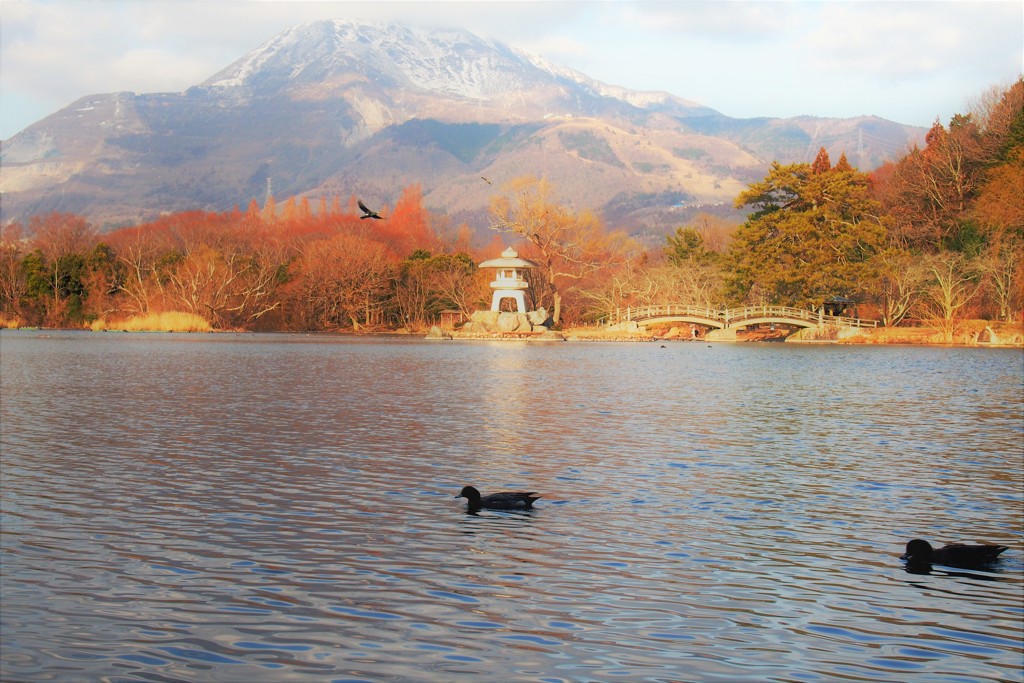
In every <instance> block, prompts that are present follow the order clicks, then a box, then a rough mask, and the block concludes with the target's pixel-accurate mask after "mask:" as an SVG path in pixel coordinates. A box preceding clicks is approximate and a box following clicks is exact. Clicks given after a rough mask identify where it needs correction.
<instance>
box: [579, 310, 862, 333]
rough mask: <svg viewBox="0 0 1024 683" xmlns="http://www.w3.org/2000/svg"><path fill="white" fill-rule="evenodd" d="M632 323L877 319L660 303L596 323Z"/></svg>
mask: <svg viewBox="0 0 1024 683" xmlns="http://www.w3.org/2000/svg"><path fill="white" fill-rule="evenodd" d="M630 322H633V323H636V324H638V325H640V326H641V327H649V326H651V325H657V324H660V323H673V322H684V323H693V324H695V325H703V326H705V327H712V328H715V329H728V328H736V327H749V326H751V325H761V324H768V323H774V324H776V325H790V326H793V327H823V326H825V325H833V326H836V327H877V326H878V321H877V320H864V319H862V318H849V317H846V316H840V315H828V314H826V313H825V312H824V310H823V309H818V310H816V311H812V310H808V309H805V308H792V307H789V306H743V307H740V308H707V307H704V306H694V305H691V304H661V305H656V306H639V307H635V308H634V307H627V308H621V309H616V310H615V312H614V313H612V314H611V315H608V316H605V317H604V318H602V319H601V320H600V321H599V323H600V324H602V325H607V326H609V327H611V326H613V325H619V324H622V323H630Z"/></svg>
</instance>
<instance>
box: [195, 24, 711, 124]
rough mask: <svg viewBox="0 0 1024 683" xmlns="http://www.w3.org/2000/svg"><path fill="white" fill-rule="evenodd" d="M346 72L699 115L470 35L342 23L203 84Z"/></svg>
mask: <svg viewBox="0 0 1024 683" xmlns="http://www.w3.org/2000/svg"><path fill="white" fill-rule="evenodd" d="M344 73H355V74H357V75H359V76H360V77H361V78H362V79H365V81H367V82H369V83H373V84H376V85H378V86H379V87H382V88H388V87H397V88H401V89H414V90H420V91H423V92H427V93H431V94H436V95H442V96H446V97H453V98H459V99H466V100H473V101H480V102H502V101H507V100H508V98H509V96H510V95H512V94H514V93H523V92H526V91H529V90H531V89H536V90H538V91H540V90H546V91H551V90H552V87H553V86H556V87H558V88H561V89H563V90H564V88H565V87H566V86H569V87H570V88H572V89H573V90H578V91H580V92H581V93H582V94H584V95H585V96H587V97H597V98H606V99H611V100H618V101H620V102H624V103H626V104H628V105H630V106H633V107H637V108H640V109H648V108H652V107H658V106H665V105H677V106H679V107H680V108H681V109H685V108H699V109H703V108H702V107H700V105H696V104H694V103H690V102H685V101H684V100H681V99H679V98H676V97H673V96H671V95H669V94H667V93H657V92H638V91H634V90H629V89H628V88H622V87H617V86H611V85H607V84H604V83H601V82H599V81H595V80H593V79H591V78H589V77H587V76H585V75H584V74H581V73H579V72H577V71H574V70H572V69H568V68H566V67H563V66H560V65H558V64H555V63H553V62H551V61H549V60H547V59H544V58H543V57H540V56H538V55H535V54H532V53H529V52H527V51H525V50H522V49H520V48H513V47H509V46H507V45H504V44H502V43H498V42H494V41H490V40H487V39H484V38H481V37H479V36H477V35H475V34H473V33H470V32H468V31H464V30H456V29H444V30H441V29H428V28H421V27H413V26H405V25H399V24H384V23H367V22H361V21H354V20H343V19H336V20H327V21H316V22H311V23H308V24H302V25H299V26H295V27H292V28H290V29H288V30H286V31H284V32H282V33H280V34H278V35H277V36H275V37H274V38H272V39H270V40H269V41H267V42H266V43H264V44H263V45H261V46H260V47H258V48H256V49H255V50H253V51H252V52H250V53H249V54H247V55H245V56H244V57H242V58H241V59H239V60H238V61H236V62H235V63H234V64H232V65H231V66H229V67H228V68H226V69H224V70H223V71H221V72H220V73H218V74H216V75H215V76H213V77H212V78H210V79H209V80H208V81H206V82H205V83H204V84H203V85H204V86H206V87H211V88H225V89H230V88H248V89H252V90H257V91H258V90H261V89H266V90H267V91H268V92H280V91H281V90H282V89H288V88H292V87H296V86H299V85H302V84H310V83H315V82H324V81H325V80H329V79H330V78H331V77H337V76H339V75H341V74H344Z"/></svg>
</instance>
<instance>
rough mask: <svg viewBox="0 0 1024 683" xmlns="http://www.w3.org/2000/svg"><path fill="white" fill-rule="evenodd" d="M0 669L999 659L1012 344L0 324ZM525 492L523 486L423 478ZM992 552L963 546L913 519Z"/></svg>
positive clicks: (811, 664)
mask: <svg viewBox="0 0 1024 683" xmlns="http://www.w3.org/2000/svg"><path fill="white" fill-rule="evenodd" d="M0 357H2V367H0V371H2V374H0V377H2V386H0V389H2V407H0V420H2V432H0V437H2V441H0V446H2V455H3V459H2V503H3V507H2V515H3V516H2V542H3V545H2V553H3V554H2V586H0V588H2V610H0V639H2V640H0V642H2V652H0V655H2V656H0V679H2V680H3V681H31V682H35V681H151V682H152V681H156V682H160V681H227V682H236V681H237V682H242V681H303V682H305V681H309V682H318V683H320V682H328V681H337V682H340V681H374V682H376V681H479V680H493V681H544V682H552V683H554V682H559V681H799V682H806V681H904V680H913V681H965V682H966V681H1022V680H1024V673H1022V664H1024V649H1022V645H1021V639H1022V631H1024V626H1022V620H1024V530H1022V515H1024V493H1022V472H1024V464H1022V460H1024V388H1022V381H1024V380H1022V377H1024V354H1022V353H1021V352H1020V350H999V349H939V348H897V347H891V348H859V347H841V346H810V347H809V346H796V345H783V344H763V345H756V344H737V345H727V344H717V345H714V346H711V347H709V346H707V345H706V344H703V343H675V344H668V345H667V348H660V345H659V344H600V343H590V344H576V343H563V344H518V343H493V344H491V343H483V342H477V343H462V342H443V343H441V342H433V343H431V342H425V341H422V340H402V341H399V340H385V339H374V340H339V339H338V338H336V337H328V336H284V335H280V336H279V335H263V336H257V335H231V334H223V335H184V334H182V335H173V334H166V335H127V334H124V335H120V334H96V333H68V332H65V333H48V334H47V333H39V332H25V331H21V332H11V331H4V332H3V333H2V334H0ZM468 483H472V484H475V485H477V486H478V487H479V488H480V489H482V490H484V492H485V493H486V492H488V491H493V490H499V489H510V488H528V489H530V490H537V491H541V492H543V493H544V498H543V499H542V500H541V501H540V502H539V503H538V504H537V509H536V510H535V511H534V512H533V513H532V514H526V513H518V514H516V513H496V512H483V513H481V514H480V515H478V516H472V515H467V514H466V513H465V512H464V504H465V501H462V500H455V499H454V498H453V496H454V495H455V494H456V493H457V492H458V490H459V489H460V488H461V487H462V486H463V485H464V484H468ZM918 536H920V537H923V538H928V539H931V540H932V541H933V542H950V541H977V542H998V543H1002V544H1005V545H1009V546H1011V549H1010V550H1009V551H1008V552H1007V553H1006V554H1005V556H1004V557H1005V559H1004V560H1003V561H1002V562H1001V563H1000V564H999V565H998V566H996V567H995V568H994V569H993V570H992V571H964V570H951V569H946V568H942V567H938V566H936V567H934V568H933V570H932V571H931V573H926V574H912V573H908V572H907V571H906V569H905V568H904V566H903V565H902V563H901V562H900V561H899V559H898V558H899V555H900V554H901V553H902V552H903V545H904V544H905V543H906V541H907V540H908V539H910V538H913V537H918Z"/></svg>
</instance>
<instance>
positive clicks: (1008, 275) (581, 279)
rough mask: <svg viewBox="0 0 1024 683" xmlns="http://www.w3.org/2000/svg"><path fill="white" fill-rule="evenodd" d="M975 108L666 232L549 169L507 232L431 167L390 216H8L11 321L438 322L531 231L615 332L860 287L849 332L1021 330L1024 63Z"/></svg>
mask: <svg viewBox="0 0 1024 683" xmlns="http://www.w3.org/2000/svg"><path fill="white" fill-rule="evenodd" d="M967 109H968V111H967V112H966V113H963V114H957V115H956V116H954V117H953V118H952V119H951V120H950V121H949V122H948V124H945V125H944V124H943V123H941V122H939V121H936V122H935V124H934V125H933V126H932V128H931V130H930V131H929V132H928V135H927V136H926V138H925V141H924V146H923V147H916V146H915V147H913V148H912V149H909V150H907V151H906V152H905V153H904V154H903V155H902V156H901V157H899V158H898V159H896V160H894V161H892V162H890V163H887V164H885V165H884V166H882V167H880V168H878V169H875V170H873V171H871V172H870V173H866V172H862V171H859V170H858V169H857V168H854V167H853V166H852V165H851V164H850V163H849V161H848V159H847V157H846V155H845V153H841V154H840V155H839V158H838V159H837V160H833V159H832V158H830V157H829V154H828V152H827V151H826V150H825V148H821V149H820V150H819V152H818V154H817V156H816V157H815V159H814V160H813V162H812V163H794V164H780V163H774V164H772V165H771V167H770V169H769V170H768V172H767V174H766V176H765V177H764V178H763V179H762V180H760V181H757V182H754V183H752V184H751V185H750V186H749V187H748V188H747V189H746V190H744V191H743V192H741V193H740V194H739V196H738V197H736V200H735V204H736V207H737V208H740V209H743V210H745V211H746V212H747V218H746V220H745V221H744V222H743V223H742V224H740V225H735V224H730V223H728V222H726V221H725V220H723V219H721V218H719V217H716V216H715V215H711V214H700V215H698V216H696V217H695V218H694V219H693V220H691V221H690V222H688V223H687V224H685V225H680V226H678V228H677V229H676V230H675V231H674V233H672V234H669V235H667V236H666V238H664V240H663V241H662V242H661V243H660V244H659V243H652V242H644V241H642V240H641V239H639V238H636V237H633V236H630V235H628V234H626V233H625V232H624V231H621V230H618V229H616V227H615V226H608V225H605V223H604V221H603V220H602V218H601V217H600V216H598V215H596V214H595V213H593V212H592V211H588V210H586V209H585V208H579V207H573V206H571V205H570V204H571V202H570V203H567V202H565V200H564V199H561V198H560V197H559V194H558V188H556V187H552V186H551V185H550V184H549V183H547V182H546V181H544V180H543V179H539V178H535V177H530V176H524V177H520V178H515V179H513V180H511V181H510V182H508V183H507V184H506V185H504V186H502V187H500V188H499V187H498V186H495V188H494V189H495V194H494V195H493V196H492V199H491V207H490V224H489V226H488V227H489V228H490V229H491V233H490V235H491V239H489V240H488V239H486V238H485V239H483V240H481V238H480V236H479V234H478V233H477V232H476V231H474V230H473V229H471V228H470V226H467V225H461V226H456V225H454V224H453V222H452V221H451V219H450V218H449V217H447V216H446V215H443V214H439V213H436V212H431V211H429V210H427V209H426V208H425V207H424V206H423V196H422V190H421V188H420V187H419V186H418V185H410V186H408V187H406V188H404V190H403V191H402V193H401V196H400V197H399V198H398V200H397V201H396V203H395V204H394V206H379V207H374V208H375V209H376V210H377V211H378V212H379V213H380V214H381V215H382V216H383V217H384V218H383V220H369V221H366V220H362V219H361V218H360V215H361V213H362V212H360V211H359V210H358V205H357V199H356V197H355V196H352V197H350V198H348V199H347V200H344V201H343V200H342V199H341V198H339V197H337V196H334V197H329V196H322V197H321V196H302V197H289V198H287V199H285V200H284V201H277V200H275V199H274V198H269V199H268V200H267V201H266V202H265V204H264V205H263V206H260V205H259V204H258V203H257V202H256V201H255V200H253V201H252V202H251V203H250V204H249V206H248V207H246V208H245V209H241V208H239V207H235V208H234V209H232V210H230V211H226V212H223V213H212V212H204V211H186V212H179V213H173V214H168V215H165V216H162V217H160V218H159V219H157V220H155V221H152V222H148V223H144V224H140V225H136V226H131V227H122V228H118V229H114V230H109V231H100V230H99V229H97V227H95V226H93V225H92V224H91V223H90V222H89V221H88V220H87V219H86V218H84V217H82V216H78V215H74V214H66V213H48V214H43V215H38V216H34V217H32V218H30V219H29V220H28V221H27V222H26V223H24V224H22V223H10V224H8V225H5V226H3V229H2V233H0V327H50V328H78V329H93V330H105V331H122V330H123V331H217V330H244V331H346V332H356V333H392V332H399V331H401V332H406V333H413V334H419V333H424V332H426V331H428V330H429V329H430V328H431V326H434V325H439V324H441V323H442V321H443V320H449V321H450V320H453V319H465V318H467V317H468V316H469V315H470V314H471V313H472V312H473V311H474V310H480V309H486V308H488V307H489V304H490V288H489V281H490V279H491V276H492V275H493V273H492V272H488V271H485V270H480V269H479V268H477V265H476V264H478V263H480V262H481V261H483V260H485V259H489V258H493V257H495V256H497V255H498V254H499V253H500V252H501V251H502V250H503V249H504V248H505V247H506V246H513V247H514V248H515V249H516V250H517V251H519V253H520V255H521V256H522V257H524V258H528V259H531V260H533V261H534V262H536V263H537V264H538V267H537V268H534V269H532V270H529V271H528V280H529V285H530V287H529V289H528V290H527V292H526V295H527V300H528V305H529V306H530V307H531V308H533V309H538V308H544V309H545V310H547V311H548V313H549V314H550V315H551V318H552V322H553V324H554V326H555V327H556V329H560V330H563V331H569V330H577V331H578V330H583V331H584V332H580V333H579V337H580V338H602V337H603V334H604V333H603V331H602V330H601V329H600V328H599V327H598V325H597V322H598V321H599V320H601V319H602V318H605V317H607V316H608V315H609V314H612V313H614V312H615V311H617V310H622V309H626V308H627V307H634V308H635V307H642V306H647V305H654V304H668V303H677V304H678V303H682V304H688V305H695V306H702V307H708V308H723V307H735V306H741V305H783V306H792V307H799V308H806V309H817V308H819V307H820V306H821V305H822V303H823V302H824V301H826V300H829V299H831V298H834V297H843V298H846V299H849V300H852V301H853V302H855V303H856V315H857V316H858V317H861V318H868V319H873V320H878V321H879V322H880V327H879V328H877V329H874V330H873V331H870V332H868V333H866V334H864V335H861V338H856V337H853V338H850V339H847V340H843V341H849V342H850V343H858V342H860V343H879V342H880V341H882V340H886V341H885V342H882V343H886V342H889V343H945V344H949V343H972V341H973V342H977V341H986V340H987V339H988V338H991V337H992V336H993V335H994V336H995V337H997V338H998V339H1000V340H1001V341H1002V340H1014V339H1016V340H1018V341H1017V342H1016V343H1017V344H1019V343H1022V342H1021V341H1019V340H1024V79H1019V80H1017V81H1016V82H1015V83H1013V84H1012V85H1011V86H1009V87H1005V88H1004V87H996V88H993V89H991V90H990V91H989V92H987V93H984V94H982V95H981V96H979V97H978V98H977V99H976V100H975V101H973V102H972V103H971V104H970V105H969V106H968V107H967ZM687 332H692V331H691V330H676V331H675V332H673V331H672V329H671V327H669V328H667V329H660V330H654V331H653V334H656V335H662V336H667V337H669V338H671V337H672V336H680V335H682V336H684V337H685V335H686V333H687ZM775 332H776V333H778V334H782V333H781V332H780V331H775ZM745 335H746V336H747V337H748V338H765V337H768V336H770V335H766V334H765V333H764V332H763V331H756V330H754V331H748V332H746V333H745ZM1011 343H1013V342H1011Z"/></svg>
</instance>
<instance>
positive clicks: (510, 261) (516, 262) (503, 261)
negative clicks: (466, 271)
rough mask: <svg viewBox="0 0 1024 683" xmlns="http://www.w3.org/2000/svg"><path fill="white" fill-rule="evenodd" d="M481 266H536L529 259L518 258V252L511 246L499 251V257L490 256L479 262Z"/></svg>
mask: <svg viewBox="0 0 1024 683" xmlns="http://www.w3.org/2000/svg"><path fill="white" fill-rule="evenodd" d="M480 267H481V268H536V267H537V264H536V263H534V262H533V261H531V260H530V259H525V258H519V252H517V251H516V250H515V249H513V248H512V247H509V248H508V249H506V250H505V251H503V252H501V258H492V259H488V260H487V261H484V262H483V263H481V264H480Z"/></svg>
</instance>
